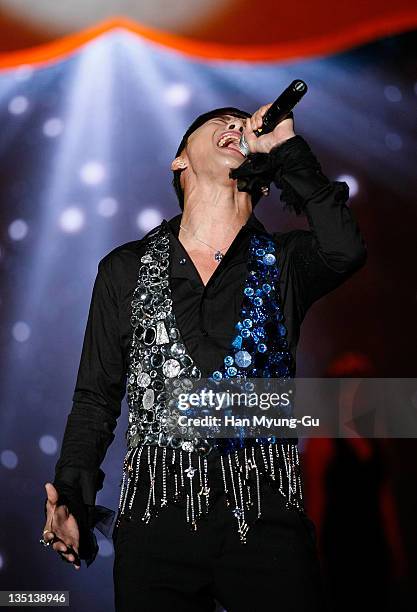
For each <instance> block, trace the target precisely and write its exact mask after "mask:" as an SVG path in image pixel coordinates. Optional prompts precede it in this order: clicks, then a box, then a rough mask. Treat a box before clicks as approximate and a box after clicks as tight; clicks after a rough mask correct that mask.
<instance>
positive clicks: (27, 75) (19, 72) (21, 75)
mask: <svg viewBox="0 0 417 612" xmlns="http://www.w3.org/2000/svg"><path fill="white" fill-rule="evenodd" d="M33 73H34V68H33V67H32V66H30V65H29V64H21V65H20V66H18V67H17V68H16V72H15V73H14V78H15V79H16V81H28V80H29V79H31V78H32V76H33Z"/></svg>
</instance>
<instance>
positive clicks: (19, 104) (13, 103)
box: [9, 96, 29, 115]
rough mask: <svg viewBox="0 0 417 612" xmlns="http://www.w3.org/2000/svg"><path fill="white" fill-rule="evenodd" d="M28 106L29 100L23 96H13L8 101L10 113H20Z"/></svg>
mask: <svg viewBox="0 0 417 612" xmlns="http://www.w3.org/2000/svg"><path fill="white" fill-rule="evenodd" d="M28 106H29V101H28V99H27V98H26V97H25V96H15V97H14V98H12V99H11V100H10V102H9V112H10V113H11V114H12V115H21V114H22V113H24V112H25V111H26V110H27V109H28Z"/></svg>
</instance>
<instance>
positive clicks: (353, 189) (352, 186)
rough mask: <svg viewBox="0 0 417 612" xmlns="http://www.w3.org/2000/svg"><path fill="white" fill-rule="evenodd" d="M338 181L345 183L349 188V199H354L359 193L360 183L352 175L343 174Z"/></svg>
mask: <svg viewBox="0 0 417 612" xmlns="http://www.w3.org/2000/svg"><path fill="white" fill-rule="evenodd" d="M336 181H345V183H347V184H348V186H349V197H350V198H353V197H354V196H355V195H356V194H357V193H358V191H359V185H358V181H357V180H356V179H355V177H354V176H351V175H350V174H341V175H340V176H338V177H337V179H336Z"/></svg>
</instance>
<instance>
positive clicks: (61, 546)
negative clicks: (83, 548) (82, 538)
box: [52, 538, 81, 569]
mask: <svg viewBox="0 0 417 612" xmlns="http://www.w3.org/2000/svg"><path fill="white" fill-rule="evenodd" d="M52 548H53V549H54V550H55V551H56V552H57V553H58V554H59V555H60V557H61V559H63V560H64V561H67V562H68V563H73V564H74V567H75V568H76V569H80V567H81V561H80V557H79V556H78V547H77V546H76V545H75V544H72V543H67V544H66V543H65V542H64V541H63V540H61V539H60V538H56V541H55V542H54V544H53V545H52Z"/></svg>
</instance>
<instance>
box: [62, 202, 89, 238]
mask: <svg viewBox="0 0 417 612" xmlns="http://www.w3.org/2000/svg"><path fill="white" fill-rule="evenodd" d="M59 225H60V227H61V229H62V230H63V231H64V232H67V233H68V234H74V233H75V232H79V231H80V229H81V228H82V227H83V226H84V213H83V211H82V210H81V209H80V208H77V207H76V206H71V207H69V208H67V209H66V210H64V211H62V213H61V216H60V218H59Z"/></svg>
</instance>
